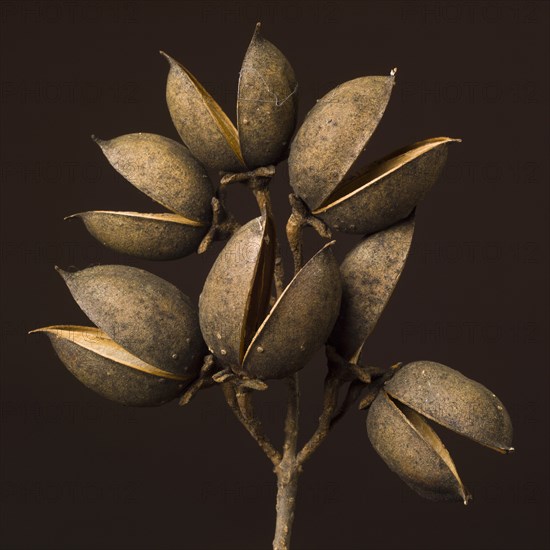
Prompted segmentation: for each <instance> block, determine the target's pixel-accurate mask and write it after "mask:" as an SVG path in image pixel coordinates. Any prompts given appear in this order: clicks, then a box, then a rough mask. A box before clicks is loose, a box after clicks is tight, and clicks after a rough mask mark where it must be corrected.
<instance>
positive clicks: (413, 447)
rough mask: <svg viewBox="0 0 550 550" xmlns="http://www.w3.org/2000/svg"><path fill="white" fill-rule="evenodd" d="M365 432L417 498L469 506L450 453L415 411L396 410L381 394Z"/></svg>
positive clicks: (383, 393) (391, 402) (405, 408)
mask: <svg viewBox="0 0 550 550" xmlns="http://www.w3.org/2000/svg"><path fill="white" fill-rule="evenodd" d="M367 431H368V435H369V439H370V442H371V443H372V446H373V447H374V449H375V450H376V452H377V453H378V454H379V455H380V457H381V458H382V459H383V460H384V462H385V463H386V464H387V465H388V466H389V468H390V469H391V470H392V471H393V472H395V473H396V474H397V475H398V476H399V477H400V478H401V479H402V480H403V481H404V482H405V483H407V485H409V487H411V488H412V489H413V490H414V491H416V492H417V493H418V494H419V495H421V496H423V497H424V498H429V499H431V500H456V501H463V502H464V504H466V503H467V502H468V499H469V494H468V492H467V490H466V488H465V487H464V485H463V484H462V482H461V480H460V478H459V476H458V473H457V471H456V467H455V465H454V463H453V461H452V459H451V457H450V455H449V452H448V451H447V449H446V448H445V446H444V445H443V443H442V442H441V440H440V439H439V438H438V437H437V434H436V433H435V432H434V431H433V430H432V428H431V427H430V426H429V425H428V424H427V423H426V422H425V421H424V420H423V419H422V417H421V416H420V415H418V414H417V413H416V412H415V411H413V410H411V409H408V408H407V407H404V406H403V407H398V406H397V405H396V404H395V403H394V402H393V401H392V400H391V399H390V398H389V397H388V395H387V394H386V393H385V392H384V391H380V393H379V394H378V396H377V397H376V399H375V400H374V401H373V403H372V405H371V406H370V409H369V413H368V415H367Z"/></svg>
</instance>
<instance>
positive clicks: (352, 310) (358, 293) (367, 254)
mask: <svg viewBox="0 0 550 550" xmlns="http://www.w3.org/2000/svg"><path fill="white" fill-rule="evenodd" d="M413 232H414V216H412V217H410V218H409V219H407V220H405V221H403V222H401V223H398V224H396V225H394V226H392V227H390V228H389V229H386V230H384V231H380V232H378V233H375V234H374V235H371V236H370V237H366V238H365V239H363V240H362V241H361V242H360V243H359V244H358V245H357V246H356V247H355V248H354V249H353V250H352V251H351V252H350V253H349V254H348V255H347V256H346V258H345V259H344V261H343V262H342V265H341V266H340V274H341V277H342V305H341V307H340V314H339V317H338V320H337V321H336V324H335V326H334V330H333V331H332V334H331V337H330V342H331V344H332V345H333V346H334V347H335V348H336V350H337V351H338V353H339V354H340V355H341V356H342V357H344V358H345V359H346V360H348V361H350V362H352V363H357V361H358V359H359V355H360V353H361V350H362V348H363V345H364V343H365V341H366V339H367V338H368V337H369V335H370V333H371V332H372V330H373V329H374V327H375V326H376V323H377V322H378V319H379V318H380V315H381V314H382V312H383V311H384V308H385V307H386V304H387V303H388V301H389V299H390V297H391V295H392V293H393V290H394V288H395V286H396V285H397V282H398V280H399V277H400V276H401V272H402V271H403V268H404V267H405V262H406V260H407V257H408V254H409V250H410V246H411V242H412V236H413Z"/></svg>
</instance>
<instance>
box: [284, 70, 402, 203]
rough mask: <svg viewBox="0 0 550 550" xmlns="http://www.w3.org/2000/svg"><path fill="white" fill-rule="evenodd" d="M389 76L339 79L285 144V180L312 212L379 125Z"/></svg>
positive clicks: (387, 96) (389, 86)
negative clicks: (286, 173) (288, 151)
mask: <svg viewBox="0 0 550 550" xmlns="http://www.w3.org/2000/svg"><path fill="white" fill-rule="evenodd" d="M394 81H395V79H394V77H393V76H365V77H362V78H356V79H355V80H350V81H348V82H344V83H343V84H341V85H340V86H338V87H336V88H334V89H333V90H331V91H330V92H329V93H328V94H326V95H325V96H324V97H322V98H321V99H319V100H318V101H317V103H316V104H315V106H314V107H313V108H312V109H311V111H310V112H309V113H308V114H307V116H306V119H305V121H304V123H303V124H302V126H301V127H300V128H299V130H298V132H297V133H296V136H295V137H294V140H293V142H292V145H291V148H290V155H289V158H288V169H289V176H290V184H291V185H292V188H293V189H294V192H295V193H296V194H297V195H299V196H300V197H301V198H302V199H303V200H304V201H305V202H306V203H307V205H308V206H309V208H310V209H311V210H315V209H316V208H318V207H319V206H320V205H321V204H322V203H323V202H324V201H325V199H326V198H327V197H328V196H330V194H331V193H332V192H333V191H334V189H335V188H336V186H337V185H338V184H339V183H340V182H341V181H342V180H343V178H344V176H345V174H346V173H347V172H348V170H349V169H350V167H351V165H352V164H353V163H354V162H355V160H356V159H357V157H358V156H359V154H360V153H361V151H362V150H363V148H364V147H365V145H366V143H367V142H368V140H369V139H370V137H371V136H372V134H373V132H374V130H375V129H376V127H377V126H378V123H379V122H380V119H381V118H382V115H383V114H384V111H385V109H386V106H387V104H388V101H389V99H390V95H391V91H392V88H393V85H394Z"/></svg>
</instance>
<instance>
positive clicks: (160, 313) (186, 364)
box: [60, 265, 204, 376]
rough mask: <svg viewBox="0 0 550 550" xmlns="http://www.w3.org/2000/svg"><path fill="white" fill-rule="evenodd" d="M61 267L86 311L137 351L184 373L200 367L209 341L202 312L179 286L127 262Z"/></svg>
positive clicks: (144, 358)
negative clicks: (70, 269)
mask: <svg viewBox="0 0 550 550" xmlns="http://www.w3.org/2000/svg"><path fill="white" fill-rule="evenodd" d="M60 272H61V275H62V276H63V278H64V279H65V282H66V284H67V286H68V287H69V290H70V291H71V294H72V295H73V297H74V299H75V300H76V302H77V303H78V305H79V306H80V307H81V309H82V310H83V311H84V313H85V314H86V315H87V316H88V317H89V318H90V319H91V321H92V322H93V323H94V324H96V325H97V326H98V327H99V328H100V329H102V330H103V331H104V332H105V333H107V335H108V336H109V337H110V338H112V339H113V340H114V341H115V342H117V343H118V344H119V345H121V346H122V347H123V348H125V349H126V350H128V351H129V352H130V353H131V354H132V355H135V356H136V357H139V358H140V359H141V360H142V361H145V362H147V363H149V364H151V365H153V366H155V367H157V368H160V369H162V370H165V371H167V372H171V373H173V374H177V375H181V376H185V375H188V374H189V375H191V374H193V373H195V372H196V371H197V370H198V369H199V368H200V366H201V364H202V358H203V353H204V343H203V340H202V338H201V334H200V330H199V323H198V316H197V313H196V311H195V308H194V307H193V305H192V304H191V301H190V300H189V298H188V297H187V296H186V295H185V294H183V293H182V292H181V291H180V290H179V289H177V288H176V287H175V286H174V285H172V284H170V283H169V282H167V281H165V280H163V279H161V278H160V277H157V276H156V275H153V274H152V273H149V272H147V271H144V270H142V269H137V268H135V267H128V266H123V265H101V266H96V267H90V268H88V269H83V270H82V271H78V272H76V273H68V272H65V271H61V270H60Z"/></svg>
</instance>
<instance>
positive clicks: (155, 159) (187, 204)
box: [95, 133, 214, 225]
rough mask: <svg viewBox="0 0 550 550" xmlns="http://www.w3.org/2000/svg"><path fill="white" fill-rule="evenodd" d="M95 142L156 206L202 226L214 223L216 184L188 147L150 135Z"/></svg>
mask: <svg viewBox="0 0 550 550" xmlns="http://www.w3.org/2000/svg"><path fill="white" fill-rule="evenodd" d="M95 141H96V142H97V143H98V145H99V146H100V147H101V149H102V151H103V153H104V154H105V156H106V157H107V160H108V161H109V162H110V163H111V165H112V166H113V168H115V170H116V171H117V172H119V173H120V174H121V175H122V176H124V177H125V178H126V179H127V180H128V181H129V182H130V183H131V184H132V185H134V186H135V187H137V188H138V189H139V190H140V191H142V192H143V193H145V194H146V195H147V196H149V197H151V198H152V199H153V200H154V201H155V202H158V203H159V204H161V205H162V206H164V207H165V208H167V209H168V210H171V211H172V212H176V213H177V214H181V215H182V216H183V217H185V218H187V219H188V220H191V221H194V222H197V223H199V224H201V225H207V224H208V223H209V222H210V220H211V218H212V207H211V201H212V197H213V194H214V191H213V188H212V184H211V183H210V179H209V178H208V174H207V173H206V171H205V169H204V167H203V166H201V164H200V163H199V161H198V160H196V159H195V158H193V155H192V154H191V153H190V151H189V150H188V149H187V147H185V146H183V145H182V144H181V143H177V142H175V141H173V140H171V139H168V138H166V137H163V136H159V135H156V134H146V133H138V134H127V135H124V136H120V137H117V138H114V139H111V140H101V139H95Z"/></svg>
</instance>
